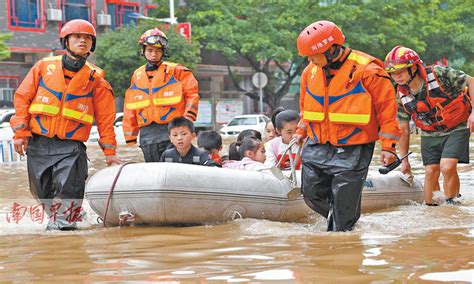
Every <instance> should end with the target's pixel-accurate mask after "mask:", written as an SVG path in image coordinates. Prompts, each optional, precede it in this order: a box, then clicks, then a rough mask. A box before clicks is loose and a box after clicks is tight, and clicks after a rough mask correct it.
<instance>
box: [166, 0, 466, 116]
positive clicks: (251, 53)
mask: <svg viewBox="0 0 474 284" xmlns="http://www.w3.org/2000/svg"><path fill="white" fill-rule="evenodd" d="M158 2H160V3H161V4H162V5H163V8H164V9H163V10H162V12H161V13H162V14H161V16H162V17H167V13H168V11H167V10H166V9H167V4H166V3H165V2H167V1H165V0H160V1H158ZM471 6H472V1H469V0H443V1H440V0H432V1H424V0H415V1H413V0H400V1H391V0H338V1H310V0H298V1H287V0H273V1H267V0H242V1H222V0H200V1H188V4H187V5H186V6H185V7H178V9H177V11H179V12H178V13H177V14H178V15H183V13H185V12H187V13H188V16H187V18H180V21H190V22H191V23H192V25H193V39H194V40H195V39H197V40H199V41H200V43H201V44H202V46H203V47H204V48H205V49H208V50H216V51H220V52H222V53H223V54H224V56H225V57H226V58H227V60H228V63H227V65H228V70H229V72H230V75H231V77H232V78H233V79H234V85H235V87H236V88H238V89H240V90H241V91H244V92H245V94H246V95H247V96H249V97H251V98H253V99H257V98H258V95H257V90H243V89H242V88H240V86H239V78H238V77H237V76H236V75H234V74H233V72H232V69H231V68H230V66H231V65H232V64H233V63H234V62H236V59H237V58H239V57H241V58H244V59H245V60H247V61H248V63H249V64H250V66H252V68H253V69H254V71H255V72H264V73H265V74H266V75H267V76H268V78H269V84H268V85H267V86H266V87H265V88H264V93H265V96H264V101H265V102H266V103H267V104H269V105H270V107H271V108H272V109H273V108H275V107H276V106H278V105H279V102H280V100H281V98H282V97H283V96H284V95H286V94H287V92H288V89H289V86H290V84H291V82H292V81H293V80H295V78H296V76H297V75H298V74H300V73H301V71H302V69H303V68H304V67H305V65H306V63H305V62H304V60H303V58H300V57H299V56H298V55H297V51H296V38H297V37H298V34H299V32H300V31H301V30H302V29H303V28H304V27H306V26H307V25H308V24H310V23H312V22H315V21H317V20H322V19H326V20H330V21H333V22H335V23H336V24H337V25H339V26H340V27H341V28H342V30H343V33H344V34H345V36H346V44H345V45H347V46H350V47H352V48H355V49H358V50H362V51H364V52H366V53H369V54H371V55H374V56H376V57H378V58H381V59H383V58H384V57H385V55H386V53H388V51H389V50H390V49H391V48H392V47H394V46H395V45H405V46H407V47H410V48H413V49H415V50H416V51H418V52H419V53H420V55H421V56H422V57H423V58H424V60H425V62H426V63H432V62H434V61H435V60H437V59H439V58H440V57H442V56H444V57H448V58H450V59H451V62H454V63H456V64H457V65H456V66H455V67H457V68H460V69H464V70H465V71H467V72H472V71H473V69H474V63H473V60H472V59H473V54H474V35H473V33H472V32H471V27H472V24H473V21H474V9H472V7H471ZM453 59H454V60H453Z"/></svg>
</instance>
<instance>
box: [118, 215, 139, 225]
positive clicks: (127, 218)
mask: <svg viewBox="0 0 474 284" xmlns="http://www.w3.org/2000/svg"><path fill="white" fill-rule="evenodd" d="M133 221H135V215H134V214H133V213H130V212H122V213H120V214H119V226H120V227H122V226H125V225H127V223H132V222H133Z"/></svg>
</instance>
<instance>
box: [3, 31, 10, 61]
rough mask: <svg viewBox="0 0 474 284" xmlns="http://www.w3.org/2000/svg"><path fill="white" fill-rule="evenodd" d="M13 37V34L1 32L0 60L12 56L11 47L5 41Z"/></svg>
mask: <svg viewBox="0 0 474 284" xmlns="http://www.w3.org/2000/svg"><path fill="white" fill-rule="evenodd" d="M11 38H12V34H0V60H4V59H8V58H10V55H11V52H10V48H9V47H8V46H7V45H6V44H5V41H7V40H9V39H11Z"/></svg>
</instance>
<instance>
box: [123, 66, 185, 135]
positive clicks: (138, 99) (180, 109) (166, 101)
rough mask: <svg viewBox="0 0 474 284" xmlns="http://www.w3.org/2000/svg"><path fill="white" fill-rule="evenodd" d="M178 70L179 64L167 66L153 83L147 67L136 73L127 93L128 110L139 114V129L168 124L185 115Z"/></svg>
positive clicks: (157, 74) (158, 72) (162, 68)
mask: <svg viewBox="0 0 474 284" xmlns="http://www.w3.org/2000/svg"><path fill="white" fill-rule="evenodd" d="M176 67H177V64H175V63H171V62H163V63H162V64H161V65H160V67H159V69H158V70H157V72H155V74H156V75H155V76H154V77H153V79H152V80H151V81H150V80H149V79H148V75H147V73H146V69H145V65H144V66H142V67H140V68H138V69H137V70H136V71H135V72H134V74H133V76H132V82H131V85H130V87H129V88H128V89H127V91H126V92H125V108H126V109H129V110H134V111H136V116H137V122H138V126H139V127H143V126H147V125H149V124H150V123H152V122H156V123H159V124H164V123H168V122H169V121H171V120H172V119H173V118H175V117H178V116H182V115H183V113H184V109H185V100H184V99H183V87H182V84H181V82H180V81H178V80H177V78H175V75H174V70H175V68H176Z"/></svg>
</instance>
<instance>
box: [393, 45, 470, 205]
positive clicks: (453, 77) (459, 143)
mask: <svg viewBox="0 0 474 284" xmlns="http://www.w3.org/2000/svg"><path fill="white" fill-rule="evenodd" d="M385 70H386V71H387V72H388V73H389V74H390V76H391V77H392V79H393V80H394V82H395V83H396V88H397V98H398V104H399V108H398V120H399V126H400V128H401V129H402V136H401V138H400V154H401V155H404V154H406V153H407V152H408V148H409V145H410V126H409V122H410V119H413V121H414V122H415V124H416V126H417V127H419V128H420V129H421V130H422V133H421V157H422V160H423V165H424V166H425V182H424V192H425V203H426V204H427V205H438V203H437V202H436V201H434V200H433V192H435V191H439V190H440V186H439V181H438V180H439V176H440V174H441V173H442V174H443V177H444V179H443V188H444V194H445V195H446V197H447V200H446V202H447V203H448V204H458V203H459V201H458V200H457V197H458V196H459V189H460V181H459V175H458V171H457V165H458V163H466V164H468V163H469V136H470V133H471V132H473V131H474V112H473V111H472V107H473V105H472V102H471V100H473V99H474V78H473V77H471V76H468V75H467V74H465V73H464V72H462V71H460V70H455V69H452V68H449V67H442V66H437V65H435V66H427V67H425V66H424V65H423V62H422V61H421V59H420V56H419V55H418V54H417V53H416V52H415V51H414V50H412V49H410V48H407V47H403V46H395V47H394V48H393V49H392V50H391V51H390V52H389V53H388V54H387V56H386V58H385ZM467 87H469V88H467ZM468 89H469V93H468V92H467V90H468ZM401 170H402V172H403V173H410V172H411V166H410V162H409V160H408V159H404V160H403V161H402V167H401Z"/></svg>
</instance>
